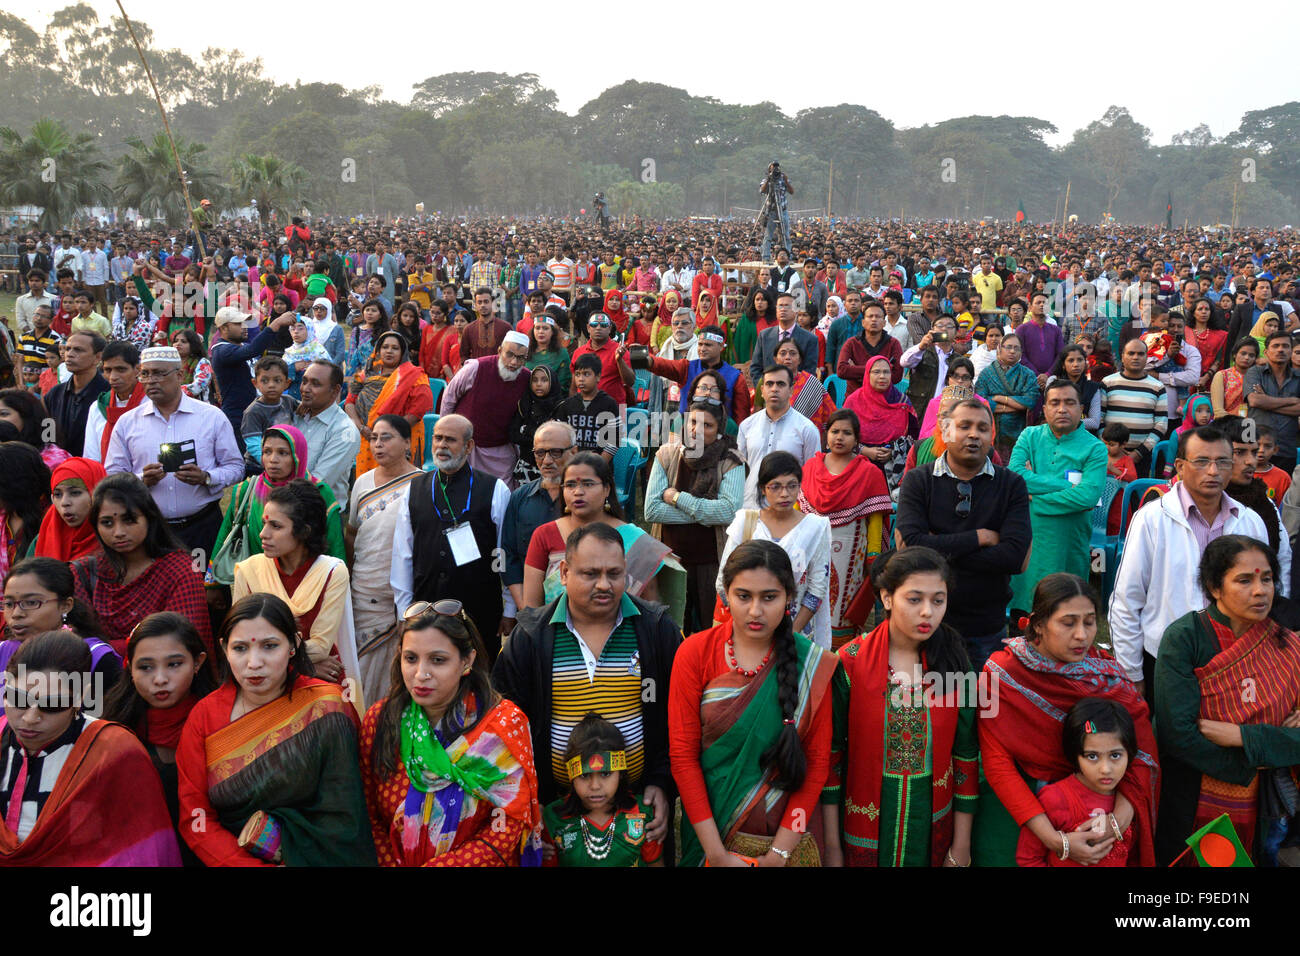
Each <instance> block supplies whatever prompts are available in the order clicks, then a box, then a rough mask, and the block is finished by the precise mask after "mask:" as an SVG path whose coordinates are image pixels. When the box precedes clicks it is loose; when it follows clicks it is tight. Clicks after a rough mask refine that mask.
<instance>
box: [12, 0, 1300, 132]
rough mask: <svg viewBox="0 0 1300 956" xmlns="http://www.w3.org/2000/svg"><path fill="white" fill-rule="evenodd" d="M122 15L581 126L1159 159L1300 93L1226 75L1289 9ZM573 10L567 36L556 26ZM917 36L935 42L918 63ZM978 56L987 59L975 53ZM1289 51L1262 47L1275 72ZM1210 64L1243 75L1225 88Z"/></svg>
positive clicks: (328, 74) (1011, 5)
mask: <svg viewBox="0 0 1300 956" xmlns="http://www.w3.org/2000/svg"><path fill="white" fill-rule="evenodd" d="M87 2H89V3H90V6H92V7H93V8H94V9H95V10H96V11H97V12H98V13H99V15H100V17H101V19H104V20H107V19H108V18H109V17H110V16H111V15H116V13H117V5H116V3H114V2H113V0H87ZM123 2H124V3H125V4H126V9H127V12H128V14H129V15H130V16H131V17H132V18H133V19H136V20H140V21H143V22H145V23H147V24H148V25H149V26H150V27H151V28H152V29H153V31H154V37H155V42H156V44H157V45H159V46H162V47H164V48H180V49H182V50H185V51H186V52H187V53H190V54H191V55H197V54H198V53H199V52H200V51H201V50H202V49H203V48H204V47H207V46H220V47H234V48H236V49H239V50H240V51H242V52H243V53H244V54H245V55H246V56H249V57H258V56H260V57H261V58H262V60H263V63H264V64H265V67H266V72H267V73H268V74H269V75H270V76H271V77H272V78H273V79H275V80H276V81H278V82H282V83H292V82H294V81H295V80H301V81H303V82H337V83H342V84H344V85H345V86H348V87H353V88H355V87H362V86H368V85H370V84H372V83H379V84H381V85H382V86H383V88H384V91H385V94H386V95H387V96H388V97H389V98H391V99H394V100H397V101H399V102H406V101H408V100H409V99H410V95H411V86H412V84H414V83H417V82H419V81H420V80H422V79H424V78H425V77H428V76H430V75H433V74H435V73H453V72H461V71H469V70H477V71H494V72H504V73H524V72H531V73H536V74H537V75H538V77H539V78H540V79H541V81H542V83H543V85H545V86H547V87H549V88H550V89H552V90H554V91H555V92H556V94H557V96H558V97H559V106H560V108H561V109H562V110H564V111H565V112H566V113H570V114H572V113H574V112H576V111H577V110H578V109H579V108H580V107H581V106H582V105H583V104H584V103H586V102H587V101H588V100H590V99H592V98H593V97H595V96H596V95H598V94H599V93H600V92H601V91H602V90H604V89H606V88H608V87H610V86H613V85H615V84H617V83H619V82H622V81H624V80H628V79H636V80H642V81H646V82H657V83H664V84H668V85H670V86H677V87H682V88H684V89H686V90H688V91H689V92H690V93H692V94H695V95H699V96H713V97H716V98H717V99H719V100H721V101H723V102H726V103H757V102H762V101H764V100H771V101H772V102H774V103H776V104H777V105H778V106H779V107H781V109H782V110H783V111H784V112H785V113H786V114H788V115H793V114H794V113H796V112H797V111H798V110H800V109H804V108H806V107H810V106H826V105H835V104H838V103H842V102H849V103H860V104H863V105H865V106H867V107H869V108H871V109H874V110H876V111H877V112H878V113H880V114H881V115H883V116H884V117H886V118H887V119H890V120H892V121H893V123H894V124H895V125H896V126H902V127H909V126H921V125H924V124H926V123H934V122H938V121H940V120H944V119H949V118H951V117H954V116H967V115H971V114H986V115H988V114H991V115H999V114H1004V113H1006V114H1012V115H1032V116H1038V117H1041V118H1043V119H1046V120H1048V121H1049V122H1052V123H1054V124H1055V125H1056V126H1057V127H1058V129H1059V130H1060V131H1061V132H1060V133H1059V134H1058V135H1057V136H1052V137H1049V141H1051V142H1053V143H1060V142H1063V141H1066V140H1068V139H1069V138H1070V136H1071V135H1072V133H1073V131H1074V130H1075V129H1077V128H1079V127H1081V126H1085V125H1087V124H1088V123H1089V122H1091V121H1092V120H1095V119H1098V118H1100V117H1101V115H1102V113H1104V112H1105V110H1106V108H1107V107H1108V106H1110V105H1111V104H1117V105H1121V106H1127V107H1128V108H1129V110H1130V111H1131V112H1132V113H1133V115H1134V116H1135V118H1136V119H1137V120H1138V121H1139V122H1141V123H1143V124H1145V125H1146V126H1147V127H1148V128H1150V130H1151V132H1152V139H1153V142H1155V143H1156V144H1160V145H1162V144H1165V143H1167V142H1168V141H1169V139H1170V137H1172V136H1174V135H1175V134H1177V133H1179V132H1181V131H1183V130H1186V129H1191V128H1192V127H1194V126H1196V125H1197V124H1199V123H1206V124H1207V125H1209V127H1210V129H1211V130H1212V131H1213V132H1214V134H1215V135H1216V136H1223V135H1224V134H1226V133H1228V132H1230V131H1231V130H1233V129H1235V128H1236V126H1237V124H1238V123H1239V122H1240V119H1241V116H1242V114H1243V113H1245V112H1246V111H1248V110H1253V109H1262V108H1265V107H1269V106H1274V105H1277V104H1279V103H1284V102H1287V101H1288V100H1292V99H1295V98H1296V97H1297V96H1300V82H1297V81H1296V80H1294V78H1287V79H1283V81H1282V82H1273V81H1270V80H1265V79H1264V75H1265V74H1271V75H1273V76H1277V77H1279V78H1285V77H1286V76H1287V74H1286V72H1285V71H1274V70H1272V69H1271V68H1264V73H1261V72H1260V70H1259V69H1256V68H1254V67H1250V68H1245V69H1243V68H1242V64H1243V62H1245V61H1243V60H1241V59H1240V57H1239V56H1233V57H1230V58H1229V59H1228V60H1227V61H1225V60H1224V59H1223V57H1222V55H1221V53H1222V51H1226V50H1228V49H1229V46H1228V34H1229V33H1230V32H1232V31H1233V30H1234V29H1241V30H1245V31H1247V32H1253V31H1254V30H1255V29H1256V27H1257V26H1259V25H1262V24H1268V23H1270V22H1274V23H1277V24H1279V27H1281V26H1283V25H1288V26H1289V25H1290V24H1291V23H1292V21H1293V14H1294V10H1293V9H1291V5H1290V4H1288V3H1285V2H1283V0H1259V2H1256V3H1252V4H1251V7H1250V14H1249V17H1248V19H1247V20H1245V21H1237V20H1235V18H1233V17H1232V16H1231V15H1230V13H1228V12H1227V11H1226V10H1225V8H1224V6H1223V4H1222V3H1214V4H1210V3H1207V2H1205V0H1184V2H1177V3H1175V2H1172V0H1155V2H1138V3H1134V2H1131V0H1093V2H1090V3H1088V4H1083V5H1066V4H1052V5H1050V7H1049V6H1048V5H1046V4H1043V3H1031V2H1027V0H1002V2H1000V3H985V4H971V3H958V2H955V0H934V2H931V3H929V4H924V5H920V4H870V5H866V6H863V5H862V4H860V3H855V2H843V0H829V2H827V3H822V4H810V5H808V6H806V7H805V6H803V5H800V4H792V3H790V2H788V0H786V2H772V0H751V2H749V3H746V4H744V6H743V10H744V12H743V13H738V14H734V15H733V14H729V13H726V12H725V11H726V10H727V9H728V5H727V4H722V3H713V4H709V5H707V6H706V7H705V8H704V9H705V11H706V17H705V18H704V19H701V18H700V15H699V8H697V7H695V6H694V5H689V4H680V5H679V4H673V3H664V4H657V3H632V4H614V5H613V6H610V5H608V4H599V3H598V4H590V3H576V4H569V3H563V2H561V3H558V4H557V3H541V2H537V0H533V2H529V3H525V2H521V0H496V2H495V3H491V4H490V5H488V4H483V5H481V4H477V3H463V4H462V3H456V4H447V5H441V4H439V5H435V4H431V3H428V2H427V0H425V2H419V3H416V2H407V0H395V2H388V3H382V2H381V3H368V2H346V3H336V2H334V0H325V2H321V3H309V4H298V3H286V4H277V3H270V4H262V3H256V4H252V5H249V4H239V3H220V2H219V3H216V4H211V5H208V4H205V5H202V6H200V7H190V8H188V9H187V7H186V6H185V5H183V4H181V5H178V4H176V3H174V2H162V0H123ZM68 5H69V3H68V2H66V0H53V2H51V0H25V2H24V3H22V4H18V3H16V2H14V0H0V8H3V9H7V10H10V11H13V12H18V11H21V13H19V15H20V16H22V17H23V19H25V20H26V21H27V23H28V24H30V25H31V26H32V27H33V28H35V29H36V30H38V31H39V30H42V29H44V27H45V24H46V22H47V20H48V18H49V15H50V14H51V13H52V12H53V11H55V10H58V9H61V8H62V7H64V6H68ZM565 10H568V11H571V12H570V14H569V16H568V20H569V22H570V23H571V24H572V26H571V27H568V28H560V29H558V30H557V26H558V25H560V24H561V23H562V21H563V19H564V17H563V16H562V14H561V12H562V11H565ZM660 10H662V11H665V12H663V13H659V12H657V11H660ZM805 10H806V11H808V12H809V13H808V15H806V16H805ZM619 11H635V12H619ZM914 14H915V15H917V16H914ZM918 17H919V19H918ZM1214 23H1218V24H1220V25H1221V27H1222V28H1223V29H1220V27H1216V26H1214V25H1213V24H1214ZM1234 23H1235V24H1236V27H1234ZM661 30H665V31H667V34H668V36H669V37H671V40H666V39H665V38H664V36H662V35H661V34H660V31H661ZM1138 36H1140V37H1141V41H1140V44H1139V43H1135V42H1134V39H1133V38H1135V37H1138ZM1111 37H1114V39H1111ZM922 40H926V42H927V43H928V44H930V45H929V46H928V47H925V48H922V46H921V41H922ZM895 45H896V48H895ZM1237 48H1238V49H1241V47H1240V45H1238V47H1237ZM697 49H698V50H700V51H701V52H698V53H697V52H695V51H696V50H697ZM974 49H982V50H984V51H986V54H985V55H984V56H980V57H976V56H974V55H972V53H971V52H970V51H973V50H974ZM1281 49H1282V48H1281V47H1276V48H1274V47H1266V48H1264V53H1263V55H1264V57H1265V60H1268V59H1269V58H1270V57H1276V56H1277V55H1278V54H1279V51H1280V50H1281ZM864 56H866V57H869V58H870V59H869V61H868V62H863V57H864ZM1209 63H1218V64H1225V63H1226V64H1227V66H1228V68H1227V69H1223V68H1219V69H1216V70H1215V71H1214V73H1213V76H1212V77H1211V76H1209V75H1207V74H1206V73H1205V66H1206V64H1209Z"/></svg>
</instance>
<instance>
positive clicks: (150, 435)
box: [104, 346, 244, 557]
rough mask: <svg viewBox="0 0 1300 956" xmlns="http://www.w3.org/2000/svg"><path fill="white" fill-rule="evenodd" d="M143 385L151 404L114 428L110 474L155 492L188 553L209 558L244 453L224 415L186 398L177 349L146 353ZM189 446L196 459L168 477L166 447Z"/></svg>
mask: <svg viewBox="0 0 1300 956" xmlns="http://www.w3.org/2000/svg"><path fill="white" fill-rule="evenodd" d="M140 381H141V382H142V383H143V384H144V390H145V399H146V400H145V401H143V402H141V403H140V406H139V407H138V408H134V409H132V410H131V411H129V412H127V413H126V414H125V415H123V416H122V417H121V419H119V420H118V422H117V424H116V426H114V428H113V435H112V437H111V438H110V439H109V443H108V457H107V459H106V460H105V462H104V470H105V471H107V472H108V473H109V474H110V475H112V474H116V473H118V472H122V471H129V472H131V473H132V474H134V475H136V476H137V477H138V478H139V479H140V480H141V481H143V482H144V483H145V484H146V485H148V486H149V492H150V493H151V494H152V495H153V498H154V501H156V502H157V503H158V509H159V510H160V511H161V512H162V515H163V517H164V518H166V519H167V523H168V524H169V525H171V528H172V531H173V533H175V534H176V536H177V537H178V538H180V539H181V541H183V542H184V543H185V545H186V547H188V548H191V549H199V550H201V551H202V552H203V554H204V555H205V556H206V557H211V555H212V546H213V544H214V542H215V541H216V538H217V531H218V530H219V529H220V528H221V508H220V506H219V502H220V501H221V496H222V493H223V492H224V491H225V490H226V488H228V487H229V486H230V485H233V484H234V483H235V482H237V481H242V480H243V478H244V453H243V449H241V448H240V446H239V442H238V441H237V440H236V438H235V430H234V428H233V427H231V424H230V419H228V418H227V417H226V415H225V413H224V412H223V411H222V410H221V409H219V408H217V407H216V406H215V405H209V404H208V403H207V402H200V401H198V400H197V399H193V398H190V396H189V395H187V394H185V390H184V389H183V388H182V387H181V357H180V353H179V352H177V351H176V350H175V349H174V348H172V347H170V346H156V347H154V348H149V349H145V351H144V354H143V355H141V357H140ZM185 442H193V446H192V451H193V458H192V459H191V460H189V461H186V462H185V463H184V464H181V465H180V466H179V467H178V468H175V469H174V470H168V468H167V467H165V466H164V463H163V462H162V461H160V460H159V459H160V458H161V457H162V455H163V448H162V446H163V445H171V446H176V445H179V444H182V443H185ZM171 450H172V451H174V452H175V453H176V454H177V455H178V456H179V455H180V454H183V450H181V449H177V448H172V449H171ZM169 467H170V466H169Z"/></svg>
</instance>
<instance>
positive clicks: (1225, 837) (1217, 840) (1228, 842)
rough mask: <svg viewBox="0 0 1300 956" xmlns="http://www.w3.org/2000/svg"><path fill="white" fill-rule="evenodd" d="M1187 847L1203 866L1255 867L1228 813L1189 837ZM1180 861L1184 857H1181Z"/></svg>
mask: <svg viewBox="0 0 1300 956" xmlns="http://www.w3.org/2000/svg"><path fill="white" fill-rule="evenodd" d="M1187 846H1188V847H1189V848H1190V849H1191V851H1192V852H1193V853H1194V854H1196V862H1197V863H1199V864H1200V865H1201V866H1216V867H1224V866H1249V867H1253V866H1254V865H1255V864H1254V863H1252V862H1251V861H1250V856H1249V855H1248V854H1247V853H1246V848H1245V847H1243V846H1242V845H1241V841H1240V840H1239V839H1237V831H1236V830H1234V829H1233V827H1232V820H1231V818H1230V817H1229V816H1228V815H1227V814H1226V813H1225V814H1223V816H1220V817H1215V818H1214V819H1213V820H1211V821H1210V822H1209V823H1207V824H1206V825H1205V826H1203V827H1201V828H1200V829H1199V830H1197V831H1196V832H1195V833H1193V834H1192V835H1191V836H1189V837H1188V838H1187ZM1184 852H1186V851H1184ZM1179 859H1182V857H1181V856H1180V857H1179ZM1174 862H1175V863H1177V862H1178V861H1177V860H1175V861H1174Z"/></svg>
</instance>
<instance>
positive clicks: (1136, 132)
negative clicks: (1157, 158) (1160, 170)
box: [1070, 106, 1151, 216]
mask: <svg viewBox="0 0 1300 956" xmlns="http://www.w3.org/2000/svg"><path fill="white" fill-rule="evenodd" d="M1150 140H1151V131H1150V130H1149V129H1147V128H1146V127H1145V126H1143V125H1142V124H1141V123H1139V122H1137V120H1135V119H1133V117H1132V116H1130V115H1129V111H1128V110H1127V109H1125V108H1124V107H1122V106H1112V107H1111V108H1110V109H1108V110H1106V112H1105V114H1104V115H1103V116H1102V118H1101V119H1099V120H1094V121H1093V122H1091V123H1089V124H1088V125H1087V126H1086V127H1084V128H1083V129H1081V130H1079V131H1078V132H1076V133H1075V134H1074V140H1073V141H1072V142H1071V144H1070V146H1071V147H1072V148H1073V149H1074V150H1076V151H1077V155H1078V159H1079V160H1081V165H1082V168H1083V169H1084V170H1086V172H1087V174H1088V175H1089V176H1090V177H1091V178H1092V180H1093V181H1094V182H1096V183H1098V184H1100V185H1101V187H1102V188H1103V189H1104V191H1105V197H1106V215H1108V216H1109V215H1110V214H1111V210H1112V208H1113V207H1114V205H1115V200H1116V199H1118V198H1119V194H1120V191H1121V190H1122V189H1123V188H1124V185H1125V183H1127V182H1128V178H1129V176H1130V175H1131V174H1132V173H1133V172H1134V170H1136V169H1137V168H1138V165H1139V164H1140V163H1141V161H1142V158H1143V155H1144V153H1145V152H1146V150H1147V149H1148V147H1149V145H1150Z"/></svg>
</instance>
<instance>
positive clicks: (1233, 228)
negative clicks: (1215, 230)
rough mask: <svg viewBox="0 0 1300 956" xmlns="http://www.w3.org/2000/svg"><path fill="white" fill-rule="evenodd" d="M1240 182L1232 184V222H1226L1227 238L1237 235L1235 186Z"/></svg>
mask: <svg viewBox="0 0 1300 956" xmlns="http://www.w3.org/2000/svg"><path fill="white" fill-rule="evenodd" d="M1239 185H1240V183H1233V184H1232V222H1230V223H1228V238H1229V239H1232V238H1235V237H1236V235H1237V186H1239Z"/></svg>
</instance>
